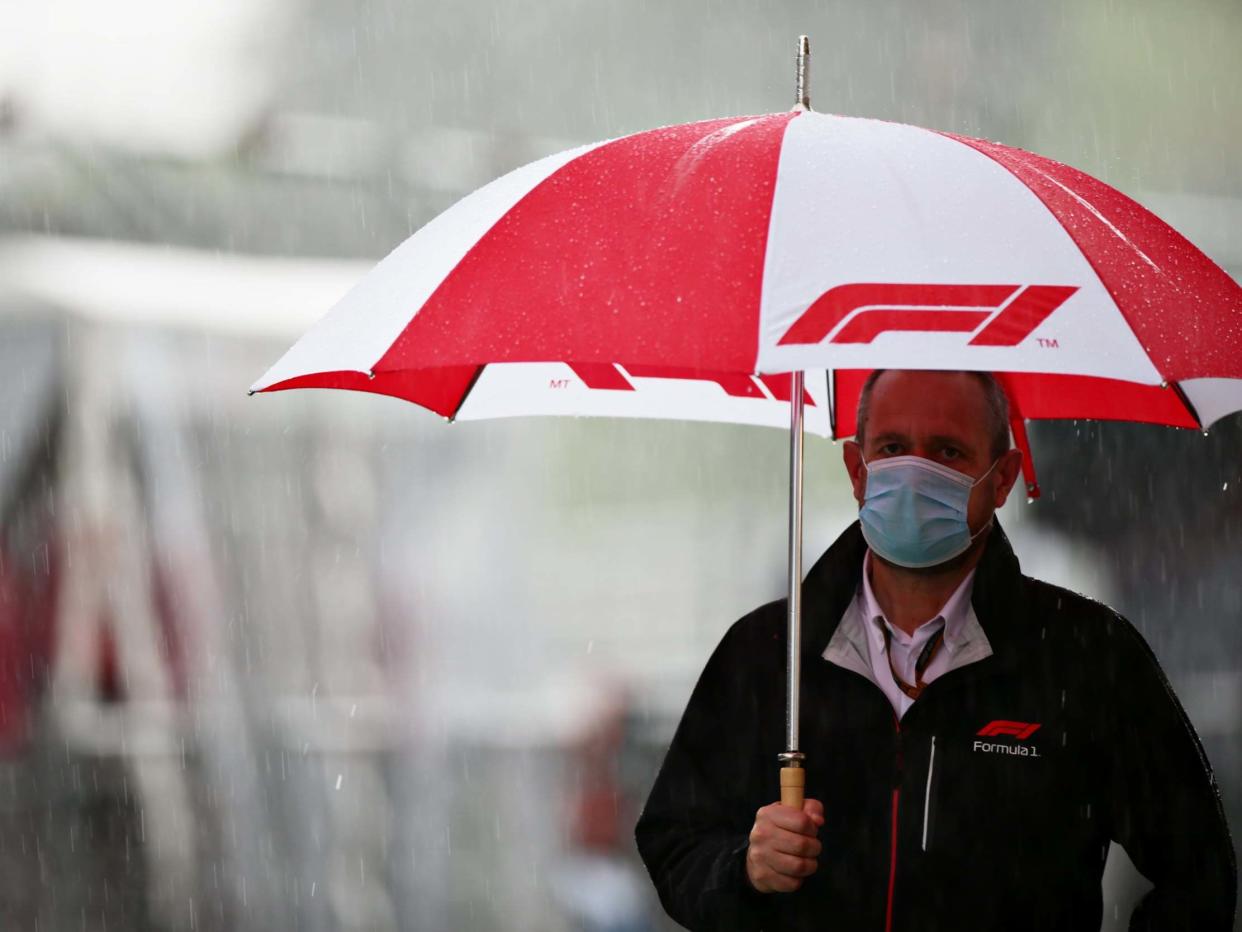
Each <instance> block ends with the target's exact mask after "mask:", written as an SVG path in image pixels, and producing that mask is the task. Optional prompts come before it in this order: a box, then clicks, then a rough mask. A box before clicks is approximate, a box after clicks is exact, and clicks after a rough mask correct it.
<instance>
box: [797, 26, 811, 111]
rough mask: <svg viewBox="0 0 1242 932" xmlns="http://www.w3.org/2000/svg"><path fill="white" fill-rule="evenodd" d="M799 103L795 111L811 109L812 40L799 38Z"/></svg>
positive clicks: (803, 37) (806, 37)
mask: <svg viewBox="0 0 1242 932" xmlns="http://www.w3.org/2000/svg"><path fill="white" fill-rule="evenodd" d="M797 95H798V99H797V102H796V103H795V104H794V109H795V110H810V109H811V39H810V37H809V36H798V66H797Z"/></svg>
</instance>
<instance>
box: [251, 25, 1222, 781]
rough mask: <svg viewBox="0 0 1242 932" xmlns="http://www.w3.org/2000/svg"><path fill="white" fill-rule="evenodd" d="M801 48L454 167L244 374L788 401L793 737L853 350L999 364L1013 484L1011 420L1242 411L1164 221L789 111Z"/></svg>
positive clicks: (1216, 282) (1012, 161)
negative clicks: (765, 82) (660, 105)
mask: <svg viewBox="0 0 1242 932" xmlns="http://www.w3.org/2000/svg"><path fill="white" fill-rule="evenodd" d="M805 51H806V46H805V42H803V43H802V44H801V52H802V53H805ZM804 61H805V60H804V59H800V62H799V78H800V82H799V94H798V99H799V101H800V103H799V106H798V107H797V108H795V110H794V111H792V112H788V113H774V114H767V115H763V116H751V117H736V118H729V119H720V120H707V121H704V122H700V123H690V124H685V125H679V126H669V127H665V128H663V129H656V130H650V131H648V132H642V133H636V134H634V135H632V136H626V137H623V138H620V139H614V140H609V141H606V142H601V143H596V144H593V145H587V146H582V147H581V148H578V149H573V150H571V151H568V152H562V153H558V154H556V155H552V156H549V157H547V158H544V159H541V160H539V161H537V162H534V163H532V164H530V165H527V166H524V167H522V168H519V169H517V170H516V171H513V172H511V173H509V174H508V175H505V176H504V177H502V178H500V179H498V180H496V181H494V182H492V183H491V184H489V185H487V186H486V187H483V188H481V189H480V190H478V191H476V192H474V193H473V194H471V195H469V196H468V197H466V198H465V199H463V200H462V201H460V202H458V203H457V204H456V205H454V206H453V207H451V208H450V209H449V210H447V211H446V212H445V213H443V214H441V215H440V216H439V217H437V218H435V219H434V220H432V221H431V222H430V223H428V224H427V225H426V226H425V227H423V228H422V229H421V230H419V231H418V232H417V233H415V234H414V235H413V236H411V237H410V238H409V239H408V240H406V241H405V242H404V243H403V244H402V245H401V246H399V247H398V248H397V249H396V250H395V251H394V252H393V253H392V254H391V255H389V256H388V257H387V258H386V259H384V260H383V261H382V262H380V263H379V265H378V266H377V267H376V268H375V269H374V271H372V272H371V273H370V274H369V275H367V276H366V277H365V278H364V279H363V280H362V281H361V282H360V283H359V284H358V285H357V287H355V288H354V289H353V291H351V292H350V293H349V294H348V295H346V297H345V298H344V299H343V300H342V301H341V302H340V303H339V304H338V305H337V306H336V307H335V308H333V309H332V311H331V312H330V313H329V314H328V315H327V316H326V317H325V318H324V319H323V320H322V321H321V322H320V323H319V324H317V325H316V326H315V327H314V328H313V329H312V330H311V331H309V332H308V333H307V334H306V335H305V336H303V337H302V339H301V340H299V341H298V342H297V343H296V344H295V345H294V346H293V347H292V349H290V350H289V351H288V352H287V353H286V354H285V355H284V357H282V358H281V359H280V361H279V362H277V363H276V365H274V366H273V367H272V368H271V369H270V370H269V371H268V372H267V373H266V374H265V375H264V376H263V377H262V378H261V379H260V380H259V381H258V382H256V383H255V385H254V386H253V389H252V391H277V390H281V389H289V388H346V389H357V390H361V391H369V392H378V393H380V394H386V395H394V396H397V397H400V398H405V399H408V400H410V401H413V402H415V403H417V404H420V405H422V406H424V407H426V408H430V409H431V410H432V411H436V412H438V413H439V414H442V415H444V416H445V417H448V418H452V419H460V420H472V419H478V418H491V417H504V416H509V415H528V414H562V415H611V416H622V417H667V418H686V419H695V420H706V421H728V422H737V423H748V424H770V425H773V426H784V425H786V424H792V427H793V430H792V432H791V451H792V456H791V463H792V468H791V495H790V499H791V508H790V514H791V520H790V580H789V582H790V632H789V643H788V660H789V667H790V678H789V689H788V693H787V701H788V707H789V720H788V721H787V745H788V749H789V750H788V752H787V755H786V756H785V759H786V761H787V762H788V761H797V760H798V759H799V758H800V755H799V754H798V752H797V746H798V744H797V735H798V729H797V720H798V703H797V699H798V663H799V646H800V625H799V606H798V601H799V593H800V586H799V582H800V580H801V550H800V547H801V437H802V428H803V424H804V423H805V426H806V428H808V429H810V430H812V431H814V432H817V433H820V434H823V435H832V436H847V435H849V434H851V433H853V419H854V415H853V403H854V401H855V400H856V397H857V392H858V388H859V386H860V384H861V381H862V378H863V377H864V376H865V374H866V372H867V371H868V370H871V369H874V368H879V367H884V368H903V369H970V370H985V371H992V372H996V373H998V375H999V376H1000V378H1001V379H1002V381H1003V383H1004V385H1005V387H1006V389H1007V390H1008V392H1009V396H1010V399H1011V402H1012V404H1013V410H1014V415H1015V416H1014V428H1015V435H1016V437H1017V440H1018V443H1019V445H1020V446H1022V447H1023V448H1024V453H1025V454H1026V472H1027V481H1028V489H1030V490H1031V491H1032V493H1034V491H1035V486H1034V482H1033V473H1032V471H1031V464H1030V456H1029V450H1027V449H1026V435H1025V430H1024V429H1023V421H1024V419H1030V418H1104V419H1124V420H1133V421H1146V422H1151V423H1159V424H1170V425H1175V426H1182V427H1207V426H1208V425H1209V424H1211V423H1212V422H1213V421H1215V420H1217V419H1219V418H1220V417H1222V416H1224V415H1226V414H1228V413H1230V412H1232V411H1237V410H1242V288H1240V287H1239V286H1238V284H1237V283H1236V282H1234V281H1233V280H1232V279H1231V278H1230V277H1229V276H1228V275H1226V274H1225V273H1224V272H1223V271H1222V270H1221V269H1220V268H1218V267H1217V266H1216V265H1215V264H1214V263H1213V262H1212V261H1211V260H1209V259H1208V258H1207V257H1206V256H1204V255H1203V254H1202V253H1201V252H1200V251H1199V250H1197V249H1196V248H1195V247H1194V246H1192V245H1191V244H1190V243H1189V242H1187V240H1185V239H1184V238H1183V237H1182V236H1180V235H1179V234H1178V233H1177V232H1175V231H1174V230H1173V229H1172V228H1170V227H1169V226H1167V225H1166V224H1165V223H1163V222H1162V221H1161V220H1159V219H1158V218H1157V217H1155V216H1154V215H1153V214H1151V213H1150V212H1148V211H1147V210H1145V209H1144V208H1142V207H1141V206H1139V205H1138V204H1136V203H1135V202H1134V201H1132V200H1131V199H1129V198H1128V197H1126V196H1125V195H1123V194H1121V193H1120V192H1118V191H1116V190H1114V189H1113V188H1110V187H1109V186H1108V185H1105V184H1103V183H1102V182H1100V181H1097V180H1095V179H1094V178H1091V177H1090V176H1088V175H1085V174H1083V173H1082V172H1079V171H1076V170H1075V169H1072V168H1069V167H1068V166H1065V165H1062V164H1059V163H1057V162H1054V161H1052V160H1050V159H1046V158H1042V157H1040V156H1038V155H1033V154H1031V153H1029V152H1024V151H1022V150H1020V149H1014V148H1010V147H1008V146H1003V145H1000V144H998V143H993V142H987V141H984V140H980V139H971V138H968V137H964V136H956V135H952V134H947V133H939V132H934V131H931V130H926V129H920V128H918V127H915V126H905V125H901V124H897V123H885V122H881V121H878V120H866V119H857V118H851V117H842V116H832V115H828V114H821V113H813V112H810V111H809V110H808V109H807V108H806V99H805V93H804V90H803V88H804V85H803V83H802V78H803V76H804V74H805V71H804V68H803V64H804ZM789 373H794V376H793V378H791V377H790V375H789ZM803 373H806V375H805V391H804V392H803V391H796V390H795V388H794V386H797V385H799V384H801V383H803V382H804V378H803ZM791 402H792V403H791ZM804 408H805V422H803V410H804ZM789 798H790V799H793V800H796V799H797V798H798V797H797V794H791V796H790V797H789ZM796 804H799V805H800V803H796Z"/></svg>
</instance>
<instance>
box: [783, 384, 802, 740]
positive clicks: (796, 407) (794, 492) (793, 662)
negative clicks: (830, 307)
mask: <svg viewBox="0 0 1242 932" xmlns="http://www.w3.org/2000/svg"><path fill="white" fill-rule="evenodd" d="M792 382H793V384H792V385H791V386H790V394H789V399H790V401H789V636H788V637H787V638H786V644H787V645H788V655H787V657H786V677H785V689H786V692H785V748H786V750H788V751H797V750H798V694H799V690H800V686H801V682H802V408H803V397H802V396H803V392H804V390H805V388H804V382H805V374H804V373H802V372H801V371H799V372H794V373H793V374H792Z"/></svg>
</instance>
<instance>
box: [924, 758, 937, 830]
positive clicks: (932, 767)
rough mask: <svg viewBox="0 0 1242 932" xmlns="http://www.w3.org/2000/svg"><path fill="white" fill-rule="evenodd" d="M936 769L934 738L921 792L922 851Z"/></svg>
mask: <svg viewBox="0 0 1242 932" xmlns="http://www.w3.org/2000/svg"><path fill="white" fill-rule="evenodd" d="M935 768H936V736H935V735H932V739H931V757H930V758H929V759H928V761H927V786H926V787H925V788H924V790H923V850H924V851H926V850H927V821H928V816H929V815H930V814H931V785H932V772H933V771H934V770H935Z"/></svg>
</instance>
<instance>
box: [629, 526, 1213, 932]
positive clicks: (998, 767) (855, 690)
mask: <svg viewBox="0 0 1242 932" xmlns="http://www.w3.org/2000/svg"><path fill="white" fill-rule="evenodd" d="M865 548H866V545H865V543H864V542H863V539H862V534H861V532H860V530H859V527H858V525H857V523H855V524H854V525H853V526H852V527H850V528H849V529H848V530H846V532H845V533H844V534H842V535H841V537H840V538H839V539H838V540H837V541H836V543H835V544H833V546H832V547H831V548H830V549H829V550H828V552H827V553H825V554H824V556H823V557H822V558H821V559H820V560H819V562H818V563H817V564H816V565H815V567H814V568H813V569H812V570H811V572H810V573H809V574H808V576H807V578H806V580H805V582H804V583H803V599H804V601H803V618H804V620H803V656H802V689H801V696H802V721H801V736H802V748H801V750H802V751H803V752H804V753H805V754H806V756H807V782H806V795H807V797H808V798H814V799H819V800H821V801H822V802H823V805H824V814H825V820H826V821H825V824H824V825H823V827H822V828H821V829H820V831H819V838H820V840H821V842H822V843H823V852H822V854H821V855H820V858H819V869H818V870H817V871H816V873H815V874H814V875H812V876H811V877H809V878H807V879H806V880H805V881H804V882H803V885H802V888H801V889H800V890H798V891H797V892H795V893H790V894H760V893H757V892H756V891H754V889H753V888H751V886H750V885H749V882H748V881H747V879H746V875H745V856H746V847H747V839H748V835H749V833H750V829H751V827H752V825H753V824H754V819H755V811H756V810H757V809H759V808H760V807H761V806H764V805H767V804H768V803H771V802H774V801H776V800H778V799H779V798H780V790H779V786H778V779H777V777H778V764H777V754H778V753H779V752H780V751H782V750H784V747H783V741H784V718H785V705H784V691H785V684H784V669H785V627H786V620H785V603H784V601H783V600H782V601H779V602H773V603H771V604H769V605H765V606H764V607H762V608H760V609H758V610H756V611H754V612H752V613H751V614H749V615H747V616H746V617H744V618H742V619H741V620H740V621H738V622H737V623H736V624H734V625H733V626H732V628H730V629H729V631H728V633H726V634H725V636H724V638H723V640H722V641H721V642H720V645H719V646H718V647H717V648H716V650H715V652H714V653H713V654H712V656H711V659H710V660H709V661H708V662H707V666H706V668H705V669H704V670H703V673H702V675H701V676H700V678H699V681H698V684H697V686H696V687H695V689H694V693H693V695H692V696H691V698H690V702H689V704H688V705H687V707H686V711H685V713H684V715H683V716H682V720H681V723H680V725H679V726H678V728H677V732H676V734H675V736H674V738H673V742H672V745H671V746H670V747H669V750H668V754H667V755H666V757H665V760H664V763H663V766H662V767H661V769H660V773H659V776H658V777H657V778H656V782H655V786H654V787H653V788H652V791H651V795H650V797H649V798H648V800H647V804H646V807H645V808H644V810H643V814H642V816H641V817H640V819H639V821H638V826H637V829H636V835H637V840H638V847H639V851H640V852H641V854H642V858H643V861H644V862H645V863H646V865H647V869H648V870H649V871H650V873H651V877H652V880H653V881H654V882H655V886H656V889H657V891H658V892H659V895H660V900H661V902H662V903H663V905H664V908H665V909H666V910H667V912H668V914H669V915H670V916H672V917H673V918H674V919H676V920H677V921H678V922H679V923H681V924H682V925H684V926H686V927H687V928H690V929H694V930H708V929H742V930H754V929H766V930H776V929H816V930H823V932H844V930H852V929H866V930H869V932H879V930H884V929H886V928H892V929H909V930H917V932H931V930H936V929H952V930H972V929H1006V930H1011V929H1040V930H1069V929H1082V930H1090V932H1097V930H1098V929H1099V928H1100V922H1101V913H1102V896H1101V889H1100V878H1101V874H1102V872H1103V867H1104V859H1105V855H1106V852H1107V849H1108V842H1109V840H1110V839H1113V840H1115V841H1117V842H1118V843H1120V844H1121V845H1122V846H1123V847H1124V848H1125V850H1126V851H1127V852H1128V853H1129V855H1130V857H1131V859H1132V860H1133V861H1134V863H1135V865H1136V866H1137V867H1138V868H1139V870H1140V871H1142V873H1143V874H1144V875H1145V876H1146V877H1147V878H1148V879H1149V880H1151V881H1152V882H1153V883H1154V884H1155V888H1154V889H1153V890H1152V891H1150V892H1149V893H1148V894H1147V895H1146V897H1144V899H1143V900H1142V902H1141V903H1140V905H1139V906H1138V908H1137V909H1136V910H1135V913H1134V916H1133V919H1132V920H1131V928H1132V929H1196V930H1209V929H1213V930H1214V929H1220V930H1225V929H1229V928H1230V927H1231V924H1232V917H1233V910H1234V899H1235V893H1236V889H1235V888H1236V883H1237V874H1236V867H1235V863H1234V854H1233V848H1232V844H1231V842H1230V838H1229V832H1228V828H1227V827H1226V824H1225V817H1224V812H1223V810H1222V808H1221V803H1220V796H1219V793H1218V791H1217V789H1216V786H1215V783H1214V781H1213V778H1212V773H1211V770H1210V768H1209V766H1208V762H1207V759H1206V757H1205V756H1204V754H1203V748H1202V747H1201V745H1200V744H1199V740H1198V737H1197V736H1196V735H1195V732H1194V729H1193V728H1192V726H1191V725H1190V722H1189V721H1188V720H1187V718H1186V715H1185V713H1184V712H1183V711H1182V708H1181V705H1180V704H1179V703H1178V701H1177V698H1176V697H1175V696H1174V695H1173V692H1172V690H1171V689H1170V687H1169V684H1168V681H1167V680H1166V679H1165V677H1164V675H1163V673H1162V672H1161V670H1160V667H1159V666H1158V664H1157V662H1156V659H1155V657H1154V656H1153V654H1152V652H1151V650H1150V648H1148V646H1147V644H1146V643H1145V642H1144V641H1143V639H1142V637H1141V636H1140V635H1139V634H1138V632H1136V631H1135V630H1134V628H1133V627H1132V626H1131V625H1130V624H1129V623H1128V622H1127V621H1126V620H1125V619H1123V618H1121V617H1120V616H1119V615H1117V614H1116V613H1115V612H1113V611H1111V610H1110V609H1108V608H1107V607H1105V606H1103V605H1101V604H1099V603H1097V602H1093V601H1091V600H1089V599H1087V598H1084V597H1083V596H1080V595H1076V594H1074V593H1072V592H1069V591H1067V590H1065V589H1059V588H1057V587H1055V586H1051V585H1048V584H1046V583H1043V582H1039V581H1038V580H1034V579H1031V578H1029V577H1026V576H1023V575H1022V574H1021V573H1020V571H1019V567H1018V561H1017V559H1016V558H1015V557H1014V554H1013V551H1012V549H1011V548H1010V546H1009V542H1008V541H1007V540H1006V538H1005V536H1004V534H1003V532H1002V531H1001V529H1000V527H999V525H997V526H995V527H994V528H993V530H992V532H991V534H990V538H989V540H988V542H987V544H986V547H985V550H984V554H983V557H982V559H981V560H980V562H979V565H978V571H977V573H976V576H975V584H974V590H973V596H972V605H973V607H974V610H975V614H976V616H977V617H978V619H979V622H980V625H981V626H982V628H983V630H984V633H985V634H986V638H987V640H988V642H989V643H990V645H991V647H992V651H993V653H992V656H990V657H986V658H985V659H982V660H979V661H977V662H974V663H970V664H968V665H966V666H962V667H959V668H958V669H954V670H951V671H950V672H948V673H945V674H943V675H942V676H940V677H938V678H937V679H935V680H933V681H932V682H931V683H930V684H929V685H928V686H927V688H926V690H925V692H924V693H923V694H922V696H921V697H920V698H919V699H918V701H917V702H915V703H914V705H913V706H912V707H911V708H910V710H909V711H908V712H906V714H905V716H904V717H903V718H902V720H901V722H900V723H898V722H897V719H896V716H895V715H894V714H893V711H892V707H891V706H890V705H889V702H888V699H887V698H886V697H885V696H884V694H883V693H882V692H881V691H880V690H879V689H878V688H877V687H876V686H875V684H874V683H873V682H871V681H870V680H869V679H867V678H865V677H863V676H862V675H860V674H859V673H857V672H853V671H851V670H847V669H843V668H842V667H840V666H837V665H835V664H833V663H830V662H828V661H827V660H825V659H824V658H823V657H822V654H823V652H824V649H825V647H826V646H827V644H828V641H829V639H830V638H831V636H832V634H833V633H834V631H835V629H836V627H837V624H838V622H839V621H840V619H841V616H842V614H843V613H844V611H845V609H846V607H847V605H848V603H849V600H850V599H851V598H853V596H854V593H855V591H856V588H857V586H858V584H859V582H860V579H861V569H862V559H863V554H864V552H865ZM997 721H1003V722H1018V723H1029V724H1038V725H1039V728H1038V730H1036V731H1035V732H1034V733H1033V734H1031V735H1029V736H1028V737H1027V738H1025V739H1024V740H1023V739H1019V738H1018V737H1015V736H1009V735H1003V734H1002V735H996V736H984V737H980V736H979V734H978V733H979V732H980V731H981V730H984V729H985V727H986V726H988V725H989V724H991V723H993V722H997ZM1000 727H1002V730H1003V726H1000ZM995 730H996V729H995V728H994V729H993V731H995ZM1011 730H1014V729H1011ZM933 742H934V752H933ZM1022 749H1025V753H1023V750H1022ZM890 911H891V916H890Z"/></svg>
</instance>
